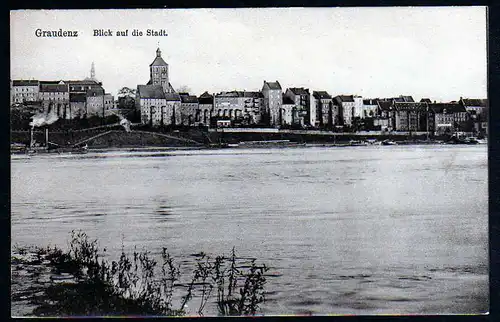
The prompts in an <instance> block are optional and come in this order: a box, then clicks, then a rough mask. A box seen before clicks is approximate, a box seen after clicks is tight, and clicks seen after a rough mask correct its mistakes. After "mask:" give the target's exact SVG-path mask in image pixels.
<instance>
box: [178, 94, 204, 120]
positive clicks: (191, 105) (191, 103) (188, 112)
mask: <svg viewBox="0 0 500 322" xmlns="http://www.w3.org/2000/svg"><path fill="white" fill-rule="evenodd" d="M179 96H180V98H181V121H180V123H181V124H182V125H188V126H192V125H195V123H196V121H197V119H199V117H200V116H199V114H200V111H199V109H198V106H199V103H198V97H196V95H189V93H179Z"/></svg>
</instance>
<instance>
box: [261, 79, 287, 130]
mask: <svg viewBox="0 0 500 322" xmlns="http://www.w3.org/2000/svg"><path fill="white" fill-rule="evenodd" d="M262 95H263V96H264V103H263V104H262V105H263V109H262V112H261V113H262V117H263V119H264V120H265V122H264V123H268V124H266V125H271V126H279V125H283V124H282V123H280V113H281V112H280V111H281V108H282V104H283V92H282V89H281V85H280V83H279V82H278V81H275V82H266V81H264V85H263V86H262Z"/></svg>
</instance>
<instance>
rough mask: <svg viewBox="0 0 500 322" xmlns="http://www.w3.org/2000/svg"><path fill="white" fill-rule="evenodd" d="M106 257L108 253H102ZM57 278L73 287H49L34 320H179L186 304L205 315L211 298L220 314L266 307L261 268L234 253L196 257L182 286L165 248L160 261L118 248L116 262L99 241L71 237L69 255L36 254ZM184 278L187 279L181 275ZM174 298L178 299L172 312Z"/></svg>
mask: <svg viewBox="0 0 500 322" xmlns="http://www.w3.org/2000/svg"><path fill="white" fill-rule="evenodd" d="M103 251H104V252H105V251H106V249H104V250H103ZM38 252H39V253H40V254H41V255H44V256H45V258H46V259H47V260H49V261H50V264H51V265H52V267H53V268H54V269H55V270H56V271H57V272H59V273H61V272H67V273H71V274H72V275H73V276H74V277H75V278H76V279H77V280H78V283H77V284H76V285H75V284H69V285H64V284H58V285H52V286H50V287H49V288H48V289H47V290H46V295H47V298H48V300H49V301H53V302H47V303H44V304H43V305H41V306H40V307H39V308H38V309H36V310H35V314H38V315H117V314H118V315H124V314H127V315H128V314H133V315H153V316H181V315H185V314H186V311H185V310H186V306H187V304H188V303H189V302H190V301H191V300H192V299H193V298H194V297H197V299H199V303H200V304H199V307H198V308H197V313H198V314H200V315H203V311H204V309H205V307H206V304H207V303H208V301H209V300H210V299H211V298H212V293H213V291H214V290H215V291H216V295H217V296H216V299H215V303H216V305H217V309H218V312H219V314H221V315H254V314H256V313H257V311H258V310H259V305H260V304H261V303H263V302H264V300H265V298H264V286H265V283H266V278H265V272H266V271H267V270H268V268H267V267H266V266H265V265H258V264H257V263H256V260H255V259H245V258H238V257H237V256H236V253H235V250H234V248H233V249H232V252H231V255H230V256H229V257H225V256H217V257H215V258H214V259H212V258H211V257H210V256H208V255H206V254H204V253H200V254H196V255H193V256H195V257H196V259H195V263H194V267H193V268H192V269H190V270H188V271H189V274H187V275H188V277H187V280H188V281H189V282H188V283H182V280H183V279H182V277H183V274H182V270H181V266H180V265H177V264H176V263H175V261H174V259H173V258H172V256H171V255H170V254H169V253H168V252H167V248H163V250H162V253H161V262H160V263H158V262H157V261H156V259H154V258H153V257H152V256H151V253H150V252H148V251H142V252H138V251H137V250H136V249H134V252H133V254H132V255H131V256H129V255H128V254H127V253H126V252H125V250H124V249H123V246H122V251H121V255H120V257H119V259H118V260H117V261H111V263H110V262H108V261H107V260H105V259H104V258H102V256H101V255H100V254H101V252H100V250H99V248H98V245H97V240H90V239H89V237H88V236H87V235H86V234H85V233H83V232H81V231H78V232H75V231H72V232H71V240H70V243H69V250H68V251H67V252H64V251H62V250H61V249H59V248H57V247H53V248H49V247H47V248H45V249H41V248H39V249H38ZM185 275H186V274H185ZM174 297H175V298H177V299H180V303H179V306H178V307H177V308H176V307H174V302H175V301H174Z"/></svg>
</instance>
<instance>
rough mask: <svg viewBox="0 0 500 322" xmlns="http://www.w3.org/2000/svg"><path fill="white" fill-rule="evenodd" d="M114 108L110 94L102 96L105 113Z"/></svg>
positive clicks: (113, 100)
mask: <svg viewBox="0 0 500 322" xmlns="http://www.w3.org/2000/svg"><path fill="white" fill-rule="evenodd" d="M114 108H115V99H114V97H113V95H111V94H110V93H105V94H104V109H105V110H106V111H109V110H113V109H114Z"/></svg>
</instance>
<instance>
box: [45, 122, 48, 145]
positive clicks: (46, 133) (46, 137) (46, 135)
mask: <svg viewBox="0 0 500 322" xmlns="http://www.w3.org/2000/svg"><path fill="white" fill-rule="evenodd" d="M45 147H46V148H49V128H48V127H46V128H45Z"/></svg>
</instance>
